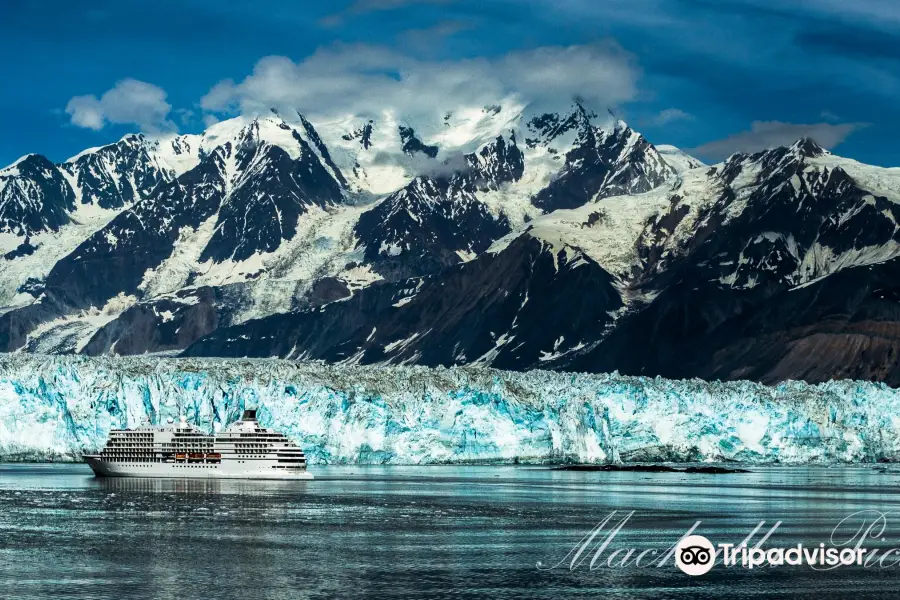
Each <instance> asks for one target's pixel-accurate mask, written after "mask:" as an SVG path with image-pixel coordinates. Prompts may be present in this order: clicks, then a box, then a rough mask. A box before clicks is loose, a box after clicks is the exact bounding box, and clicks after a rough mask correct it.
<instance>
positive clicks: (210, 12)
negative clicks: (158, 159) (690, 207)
mask: <svg viewBox="0 0 900 600" xmlns="http://www.w3.org/2000/svg"><path fill="white" fill-rule="evenodd" d="M88 4H90V6H91V7H90V8H84V6H87V5H88ZM0 17H2V18H0V51H2V52H3V55H4V56H6V57H7V60H6V61H5V65H4V75H3V77H4V81H5V85H4V89H3V91H2V93H0V132H2V135H0V163H3V164H8V163H10V162H12V161H13V160H15V159H16V158H18V157H19V156H21V155H22V154H25V153H28V152H37V153H41V154H45V155H47V156H48V157H50V158H51V159H53V160H64V159H65V158H67V157H69V156H71V155H73V154H75V153H77V152H78V151H80V150H82V149H84V148H86V147H89V146H97V145H101V144H104V143H108V142H111V141H115V140H116V139H118V138H119V137H121V136H122V135H123V134H125V133H128V132H131V131H136V130H139V129H149V130H178V131H182V132H191V131H199V130H201V129H202V128H203V126H204V125H203V124H204V121H206V122H210V121H211V120H212V119H213V118H224V117H226V116H228V115H229V114H233V113H235V112H239V111H242V110H244V111H247V110H252V109H253V107H255V106H261V105H263V104H265V103H280V102H288V103H292V104H294V105H296V107H297V108H299V109H300V110H301V111H302V112H304V113H307V114H310V115H315V114H318V113H321V114H324V113H325V112H327V111H329V110H331V111H333V110H338V109H341V110H348V111H359V110H364V109H365V101H366V100H367V99H368V100H370V101H371V102H379V103H387V104H391V103H393V104H396V105H397V106H396V108H397V109H398V110H404V111H405V110H409V111H416V110H425V109H426V108H429V107H431V108H433V104H434V102H436V101H437V100H436V98H439V99H445V98H446V99H447V100H448V102H462V101H464V100H465V96H466V95H467V94H472V95H473V97H474V98H475V99H476V100H478V101H480V99H481V98H482V97H487V96H489V95H491V94H506V93H512V92H515V93H521V94H522V95H523V97H526V99H528V100H531V99H532V98H533V99H535V100H536V101H537V100H540V101H545V100H547V99H548V98H549V97H550V96H552V95H554V94H556V95H557V96H559V97H560V98H561V99H562V98H563V97H567V98H566V99H567V100H568V99H570V98H572V97H582V98H585V100H586V101H588V102H589V103H593V104H595V106H594V107H593V108H594V109H595V110H603V109H605V108H606V107H607V106H611V107H613V108H614V110H615V111H616V112H617V113H618V114H620V115H621V116H622V117H623V118H625V119H626V120H627V121H628V122H629V123H631V124H632V125H633V126H634V127H635V128H636V129H638V130H639V131H642V132H643V133H644V134H645V135H646V136H647V137H648V138H649V139H650V140H651V141H652V142H654V143H670V144H675V145H677V146H680V147H682V148H685V149H690V150H692V151H693V152H695V153H696V154H698V155H699V156H700V157H701V158H704V159H706V160H710V161H714V160H717V159H721V158H722V157H723V156H727V154H729V153H730V152H732V151H736V150H749V149H754V148H757V147H762V146H766V145H772V144H778V143H787V142H788V141H789V140H790V139H792V138H794V137H800V136H801V135H810V136H812V137H814V138H817V139H818V140H819V141H820V143H823V145H826V146H831V147H835V151H836V152H838V153H840V154H843V155H846V156H850V157H853V158H856V159H858V160H862V161H864V162H869V163H873V164H880V165H885V166H900V144H898V143H897V142H896V140H898V139H900V119H898V118H897V116H896V115H897V108H896V106H897V99H898V98H900V43H898V42H900V2H895V1H893V0H855V1H853V2H849V1H847V0H793V1H791V2H774V1H769V0H554V1H552V2H550V1H548V0H542V1H537V0H517V1H514V0H477V1H476V0H340V1H330V2H311V1H296V2H288V1H286V0H282V1H277V0H255V1H253V2H238V1H234V0H216V1H212V0H177V1H174V0H153V1H152V2H142V3H139V2H122V1H121V0H117V1H107V0H94V1H92V2H90V3H81V6H79V3H71V2H61V1H59V2H47V1H43V2H41V1H36V0H35V1H25V0H6V1H5V2H3V3H2V8H0ZM532 66H533V68H532ZM598 105H599V106H598ZM361 107H362V108H361ZM67 109H68V110H67Z"/></svg>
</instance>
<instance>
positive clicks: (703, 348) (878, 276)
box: [567, 259, 900, 386]
mask: <svg viewBox="0 0 900 600" xmlns="http://www.w3.org/2000/svg"><path fill="white" fill-rule="evenodd" d="M898 276H900V263H898V261H897V260H896V259H895V260H892V261H889V262H887V263H883V264H878V265H872V266H870V267H856V268H851V269H847V270H845V271H842V272H840V273H837V274H835V275H832V276H829V277H826V278H824V279H822V280H819V281H816V282H814V283H811V284H809V285H807V286H804V287H800V288H797V289H791V290H785V289H779V290H778V291H775V292H774V293H772V290H768V292H758V291H757V292H755V293H753V292H747V291H745V292H739V293H737V294H735V293H733V292H729V291H727V290H724V289H721V288H715V287H713V286H708V287H706V288H698V289H694V290H690V291H688V290H684V289H680V290H679V289H671V290H667V291H666V292H664V295H665V297H664V298H663V297H661V298H660V299H658V300H657V301H656V302H654V303H653V304H652V305H651V306H650V308H649V309H647V310H646V311H644V312H642V313H639V314H638V315H636V316H635V317H634V318H633V319H629V320H627V321H626V322H625V323H623V324H622V325H621V326H620V327H619V328H617V329H616V331H614V332H613V333H612V334H611V335H610V336H609V338H607V340H605V341H604V343H603V344H601V345H600V347H599V348H598V349H597V350H596V351H595V352H593V353H590V354H588V355H585V356H584V357H581V359H579V360H576V361H573V362H571V363H570V364H569V365H567V366H568V367H569V368H572V369H576V370H580V369H583V370H591V371H606V370H611V369H614V368H617V369H619V370H620V372H623V373H626V374H635V375H637V374H653V375H657V374H658V375H662V376H664V377H673V378H688V377H702V378H704V379H723V380H733V379H750V380H754V381H761V382H763V383H770V384H771V383H778V382H781V381H784V380H786V379H802V380H805V381H810V382H823V381H829V380H831V379H843V378H849V379H864V380H872V381H884V382H885V383H887V384H888V385H892V386H897V385H900V369H898V357H900V302H898V301H900V287H898V285H897V282H898V281H900V279H898ZM633 339H641V340H643V341H644V344H645V352H644V353H643V354H642V355H639V354H638V353H636V352H634V351H633V350H631V349H629V348H628V346H629V345H630V344H629V340H633Z"/></svg>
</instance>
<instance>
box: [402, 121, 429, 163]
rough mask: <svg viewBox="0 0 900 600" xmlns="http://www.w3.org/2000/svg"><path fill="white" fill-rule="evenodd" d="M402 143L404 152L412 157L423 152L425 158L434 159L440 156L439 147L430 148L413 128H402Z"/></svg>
mask: <svg viewBox="0 0 900 600" xmlns="http://www.w3.org/2000/svg"><path fill="white" fill-rule="evenodd" d="M399 129H400V143H401V145H402V146H401V147H402V148H403V151H404V152H406V153H407V154H409V155H410V156H412V155H413V154H415V153H416V152H421V153H422V154H424V155H425V156H428V157H430V158H434V157H436V156H437V155H438V150H439V148H438V147H437V146H429V145H427V144H425V143H423V142H422V140H420V139H419V138H417V137H416V132H415V131H413V128H412V127H404V126H402V125H401V126H400V128H399Z"/></svg>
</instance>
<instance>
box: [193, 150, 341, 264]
mask: <svg viewBox="0 0 900 600" xmlns="http://www.w3.org/2000/svg"><path fill="white" fill-rule="evenodd" d="M303 150H304V154H303V156H302V157H301V158H299V159H298V160H292V159H291V157H290V156H288V154H287V152H285V151H284V150H282V149H281V148H278V147H275V146H263V147H260V148H258V149H257V150H256V151H255V152H254V153H253V154H252V155H251V154H250V153H249V152H247V153H246V154H242V153H241V152H239V155H238V160H239V161H240V163H241V165H242V171H243V172H244V175H243V176H242V177H241V178H240V179H239V180H238V181H237V182H235V184H234V189H233V190H232V191H231V192H230V193H229V194H228V197H227V199H226V200H225V201H224V203H223V204H222V206H221V209H220V210H219V215H218V218H217V220H216V228H215V233H214V234H213V236H212V239H211V240H210V241H209V244H208V245H207V246H206V248H205V249H204V251H203V254H202V255H201V257H200V260H201V261H205V260H208V259H212V260H214V261H216V262H221V261H223V260H227V259H232V260H235V261H241V260H245V259H247V258H249V257H250V256H253V254H255V253H256V252H272V251H274V250H276V249H277V248H278V247H279V246H280V245H281V242H282V240H290V239H293V237H294V235H295V234H296V232H297V220H298V219H299V217H300V215H302V214H303V213H305V212H306V210H307V209H308V207H310V206H312V205H316V206H319V207H322V208H324V207H325V206H327V205H329V204H334V203H337V202H339V201H340V200H341V197H342V196H341V187H340V185H339V184H338V182H337V181H335V180H334V179H333V178H332V177H331V175H329V173H328V172H327V171H326V170H325V168H324V167H323V166H322V164H321V163H320V162H319V161H318V160H317V159H316V156H315V155H314V154H313V153H312V152H311V151H310V150H309V148H308V146H305V144H304V146H303ZM260 174H263V175H262V176H261V175H260Z"/></svg>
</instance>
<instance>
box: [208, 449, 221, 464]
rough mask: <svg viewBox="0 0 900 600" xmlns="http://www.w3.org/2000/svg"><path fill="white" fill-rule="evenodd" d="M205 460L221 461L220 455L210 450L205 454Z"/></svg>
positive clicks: (210, 461) (209, 461) (211, 461)
mask: <svg viewBox="0 0 900 600" xmlns="http://www.w3.org/2000/svg"><path fill="white" fill-rule="evenodd" d="M206 462H208V463H220V462H222V455H221V454H220V453H218V452H210V453H209V454H207V455H206Z"/></svg>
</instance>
